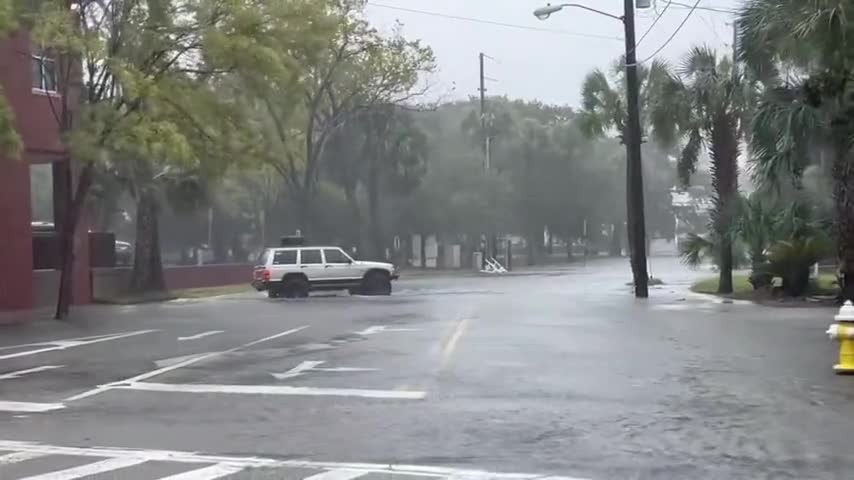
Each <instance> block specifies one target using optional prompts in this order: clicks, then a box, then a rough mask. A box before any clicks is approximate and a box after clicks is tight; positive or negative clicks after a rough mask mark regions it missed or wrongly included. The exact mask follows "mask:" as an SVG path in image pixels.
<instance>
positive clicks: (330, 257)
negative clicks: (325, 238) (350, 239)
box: [323, 248, 350, 263]
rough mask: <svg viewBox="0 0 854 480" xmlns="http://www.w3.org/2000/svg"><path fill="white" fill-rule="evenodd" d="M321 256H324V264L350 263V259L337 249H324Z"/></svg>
mask: <svg viewBox="0 0 854 480" xmlns="http://www.w3.org/2000/svg"><path fill="white" fill-rule="evenodd" d="M323 255H325V256H326V263H350V259H349V258H347V256H346V255H344V252H342V251H341V250H338V249H337V248H325V249H323Z"/></svg>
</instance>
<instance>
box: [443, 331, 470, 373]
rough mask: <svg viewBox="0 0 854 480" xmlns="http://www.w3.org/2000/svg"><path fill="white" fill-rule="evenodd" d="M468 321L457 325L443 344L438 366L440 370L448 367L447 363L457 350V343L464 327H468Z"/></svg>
mask: <svg viewBox="0 0 854 480" xmlns="http://www.w3.org/2000/svg"><path fill="white" fill-rule="evenodd" d="M468 323H469V321H468V319H464V320H462V321H460V323H458V324H457V328H455V329H454V333H453V335H451V338H450V340H448V343H446V344H445V348H443V349H442V361H441V364H440V366H439V369H440V370H444V369H445V367H447V366H448V362H450V361H451V357H452V356H453V355H454V351H455V350H456V349H457V342H459V341H460V338H462V336H463V333H465V331H466V327H468Z"/></svg>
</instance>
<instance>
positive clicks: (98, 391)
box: [65, 325, 309, 402]
mask: <svg viewBox="0 0 854 480" xmlns="http://www.w3.org/2000/svg"><path fill="white" fill-rule="evenodd" d="M308 327H309V326H308V325H303V326H302V327H297V328H293V329H291V330H286V331H284V332H280V333H277V334H275V335H270V336H269V337H264V338H261V339H258V340H254V341H252V342H249V343H244V344H243V345H240V346H239V347H234V348H230V349H228V350H224V351H222V352H211V353H206V354H203V355H198V356H195V357H192V358H189V359H187V360H184V361H183V362H178V363H176V364H173V365H169V366H168V367H162V368H158V369H157V370H152V371H150V372H147V373H143V374H141V375H137V376H135V377H131V378H128V379H125V380H119V381H118V382H112V383H108V384H106V385H100V386H98V387H95V388H93V389H92V390H87V391H85V392H83V393H79V394H77V395H74V396H71V397H68V398H67V399H65V401H66V402H73V401H76V400H81V399H84V398H88V397H91V396H93V395H98V394H101V393H104V392H106V391H107V390H111V389H113V388H116V387H117V386H119V385H126V384H132V383H135V382H140V381H142V380H145V379H148V378H152V377H156V376H158V375H162V374H164V373H166V372H171V371H172V370H177V369H179V368H183V367H186V366H189V365H192V364H194V363H198V362H201V361H202V360H207V359H209V358H213V357H217V356H219V355H225V354H229V353H234V352H236V351H238V350H242V349H244V348H249V347H253V346H255V345H258V344H260V343H264V342H269V341H270V340H275V339H277V338H280V337H284V336H285V335H291V334H293V333H297V332H299V331H301V330H304V329H306V328H308Z"/></svg>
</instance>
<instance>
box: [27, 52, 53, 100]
mask: <svg viewBox="0 0 854 480" xmlns="http://www.w3.org/2000/svg"><path fill="white" fill-rule="evenodd" d="M32 67H33V89H34V90H41V91H44V92H56V61H55V60H54V59H52V58H49V57H44V56H38V55H33V57H32Z"/></svg>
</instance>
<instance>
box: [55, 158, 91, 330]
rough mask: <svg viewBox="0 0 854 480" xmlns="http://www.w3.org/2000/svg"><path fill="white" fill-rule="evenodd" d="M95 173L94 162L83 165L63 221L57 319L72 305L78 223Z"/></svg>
mask: <svg viewBox="0 0 854 480" xmlns="http://www.w3.org/2000/svg"><path fill="white" fill-rule="evenodd" d="M65 161H70V159H66V160H65ZM94 173H95V167H94V165H93V164H92V163H87V164H86V165H85V166H84V167H83V170H81V171H80V175H79V176H78V177H77V188H76V189H75V190H74V197H73V198H72V200H71V205H69V206H68V209H67V210H66V212H65V213H66V214H65V216H64V218H63V219H62V222H61V229H62V232H61V235H60V243H59V250H60V251H59V254H60V262H61V263H60V268H61V269H60V275H59V294H58V295H57V299H56V311H55V313H54V318H55V319H57V320H62V319H64V318H66V317H68V311H69V308H70V306H71V299H72V287H73V277H74V237H75V233H76V231H77V224H78V223H79V221H80V215H81V213H82V212H83V206H84V205H85V204H86V197H87V195H88V194H89V189H90V187H91V186H92V178H93V175H94Z"/></svg>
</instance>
